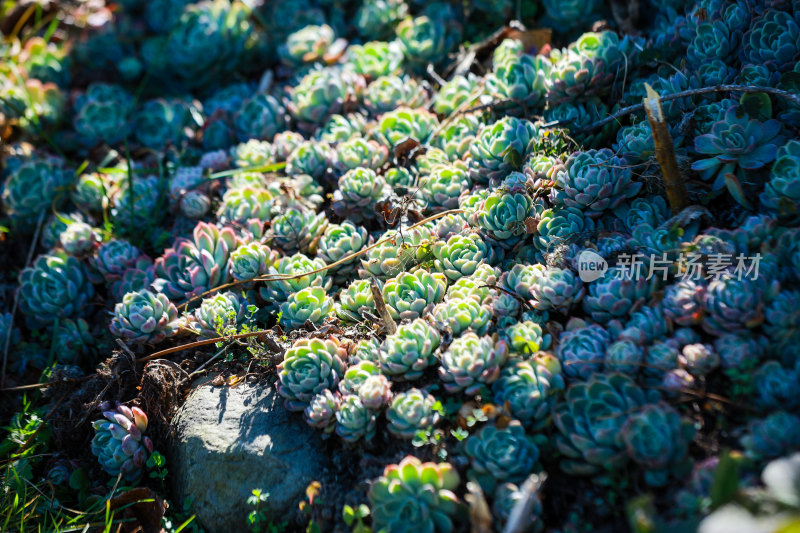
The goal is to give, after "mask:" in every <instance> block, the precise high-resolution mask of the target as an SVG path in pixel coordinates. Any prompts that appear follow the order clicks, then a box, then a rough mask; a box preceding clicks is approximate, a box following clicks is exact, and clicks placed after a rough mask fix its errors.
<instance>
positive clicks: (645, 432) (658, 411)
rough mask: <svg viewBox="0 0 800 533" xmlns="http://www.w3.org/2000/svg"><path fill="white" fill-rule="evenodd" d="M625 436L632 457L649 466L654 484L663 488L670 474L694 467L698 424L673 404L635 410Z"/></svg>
mask: <svg viewBox="0 0 800 533" xmlns="http://www.w3.org/2000/svg"><path fill="white" fill-rule="evenodd" d="M621 437H622V442H624V444H625V449H626V451H627V453H628V456H629V457H630V458H631V459H633V461H634V462H635V463H636V464H638V465H639V466H640V467H642V468H644V469H645V470H644V480H645V482H646V483H647V484H648V485H650V486H651V487H663V486H664V485H666V484H667V481H668V480H669V478H670V477H678V476H681V475H682V474H683V473H686V472H688V471H689V469H690V468H691V460H690V459H689V457H688V448H689V443H690V442H691V440H692V439H693V438H694V426H693V425H692V423H691V421H689V420H686V419H684V418H681V416H680V414H678V412H677V411H676V410H675V409H674V408H672V407H671V406H670V405H669V404H666V403H656V404H648V405H644V406H642V407H641V408H640V409H637V410H636V411H634V412H633V413H632V414H631V415H630V416H629V417H628V418H627V420H626V421H625V424H624V425H623V426H622V428H621Z"/></svg>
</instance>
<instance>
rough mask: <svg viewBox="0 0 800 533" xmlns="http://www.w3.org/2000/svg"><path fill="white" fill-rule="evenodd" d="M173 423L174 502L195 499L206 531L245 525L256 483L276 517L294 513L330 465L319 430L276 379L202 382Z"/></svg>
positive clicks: (238, 528) (240, 528)
mask: <svg viewBox="0 0 800 533" xmlns="http://www.w3.org/2000/svg"><path fill="white" fill-rule="evenodd" d="M173 427H174V438H173V443H172V446H171V450H170V456H169V461H170V462H169V463H168V465H167V466H168V468H169V472H170V477H171V478H172V483H173V488H174V491H173V493H174V495H175V496H176V498H175V499H174V500H173V501H174V502H175V504H176V505H181V504H182V503H183V502H184V501H185V499H186V498H191V499H192V512H194V513H196V514H197V520H198V522H199V523H200V524H201V525H202V527H203V528H204V529H205V530H206V532H207V533H216V532H229V531H247V530H248V528H247V525H246V517H247V514H248V513H249V512H250V511H252V510H253V508H252V507H251V506H249V505H248V504H247V499H248V497H250V495H251V492H252V490H253V489H255V488H259V489H261V490H262V492H264V493H269V495H270V496H269V499H268V500H267V502H266V503H265V504H263V506H264V507H266V508H268V509H269V512H270V514H271V516H274V517H275V521H276V522H283V521H286V520H291V517H293V516H295V513H296V512H297V505H298V503H299V501H300V500H301V499H302V498H303V495H304V491H305V488H306V487H307V486H308V484H309V483H310V482H312V481H314V480H320V481H321V480H322V478H323V475H324V473H325V470H326V468H327V467H328V464H329V461H328V457H327V455H326V453H325V447H324V445H323V441H322V440H321V438H320V434H319V432H317V431H315V430H314V429H312V428H311V427H309V426H308V425H307V424H306V423H305V422H304V421H303V418H302V416H300V415H299V414H298V413H291V412H289V411H287V410H286V409H285V408H284V407H283V402H282V400H281V398H280V397H279V396H278V394H277V392H276V391H275V388H274V387H273V386H262V385H240V386H238V387H234V388H230V387H212V386H209V385H203V386H200V387H197V388H196V389H195V390H194V391H192V393H191V394H190V395H189V397H188V398H187V400H186V402H185V403H184V405H183V406H182V407H181V408H180V410H179V411H178V413H177V414H176V415H175V418H174V420H173ZM262 508H263V507H262Z"/></svg>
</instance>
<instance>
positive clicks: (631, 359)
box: [604, 330, 644, 375]
mask: <svg viewBox="0 0 800 533" xmlns="http://www.w3.org/2000/svg"><path fill="white" fill-rule="evenodd" d="M627 331H628V330H625V331H623V334H624V333H626V332H627ZM643 362H644V348H643V347H642V346H641V344H640V343H639V342H636V341H635V340H632V339H630V338H625V337H624V336H622V338H620V340H618V341H616V342H614V343H613V344H611V345H609V346H608V348H607V349H606V353H605V356H604V365H605V369H606V371H609V372H619V373H620V374H628V375H636V374H637V373H638V372H639V369H640V368H641V367H642V364H643Z"/></svg>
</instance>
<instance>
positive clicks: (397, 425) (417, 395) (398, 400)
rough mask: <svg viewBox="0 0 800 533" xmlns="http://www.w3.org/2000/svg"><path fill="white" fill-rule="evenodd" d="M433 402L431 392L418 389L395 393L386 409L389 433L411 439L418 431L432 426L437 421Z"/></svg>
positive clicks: (437, 414)
mask: <svg viewBox="0 0 800 533" xmlns="http://www.w3.org/2000/svg"><path fill="white" fill-rule="evenodd" d="M435 404H436V398H434V396H433V395H432V394H428V393H426V392H424V391H421V390H419V389H409V390H407V391H405V392H401V393H399V394H396V395H395V396H394V398H392V401H391V403H390V404H389V407H388V408H387V409H386V420H387V421H388V423H389V425H388V426H387V429H388V430H389V433H391V434H392V435H394V436H395V437H398V438H401V439H412V438H414V435H415V434H416V433H417V432H418V431H424V430H427V429H429V428H432V427H434V426H435V425H436V424H437V422H438V421H439V413H438V412H437V411H436V410H434V408H435Z"/></svg>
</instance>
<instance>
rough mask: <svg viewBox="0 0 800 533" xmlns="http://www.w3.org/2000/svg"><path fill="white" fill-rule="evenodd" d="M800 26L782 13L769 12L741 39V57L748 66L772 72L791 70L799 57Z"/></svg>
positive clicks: (757, 20) (764, 13)
mask: <svg viewBox="0 0 800 533" xmlns="http://www.w3.org/2000/svg"><path fill="white" fill-rule="evenodd" d="M798 42H800V23H798V21H797V17H796V16H795V18H794V19H792V16H791V15H790V14H789V13H786V12H784V11H778V10H773V9H769V10H766V11H764V12H763V13H762V14H761V15H760V16H758V17H757V18H756V19H755V20H754V21H753V24H752V25H751V26H750V28H749V29H748V30H747V32H746V33H745V34H744V36H742V48H741V54H742V57H743V58H744V60H745V61H746V62H748V63H753V64H756V65H765V66H766V67H768V68H769V69H770V70H773V71H785V70H788V69H789V68H791V67H792V66H793V65H794V64H795V62H796V61H797V58H798V55H800V45H798Z"/></svg>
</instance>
